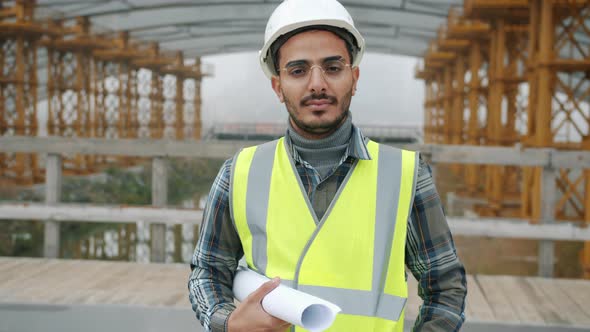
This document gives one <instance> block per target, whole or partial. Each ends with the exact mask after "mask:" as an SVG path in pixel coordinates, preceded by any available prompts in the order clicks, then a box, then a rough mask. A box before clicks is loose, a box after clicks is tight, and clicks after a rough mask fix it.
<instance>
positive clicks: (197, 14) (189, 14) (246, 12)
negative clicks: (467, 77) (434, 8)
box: [66, 2, 446, 30]
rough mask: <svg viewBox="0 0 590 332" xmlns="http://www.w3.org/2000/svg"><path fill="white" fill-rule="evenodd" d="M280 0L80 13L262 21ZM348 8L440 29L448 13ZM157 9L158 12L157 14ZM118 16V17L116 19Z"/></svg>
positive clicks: (121, 26)
mask: <svg viewBox="0 0 590 332" xmlns="http://www.w3.org/2000/svg"><path fill="white" fill-rule="evenodd" d="M276 5H277V4H276V3H260V2H259V3H254V4H253V3H249V4H248V3H241V2H238V3H235V2H234V3H232V4H219V3H211V2H209V3H185V2H176V3H166V4H159V5H153V6H140V7H132V8H130V9H128V10H124V9H120V8H119V9H115V10H111V11H92V10H89V11H88V12H81V13H76V15H71V16H68V15H67V14H68V13H66V17H70V18H71V17H74V16H78V15H87V16H90V17H91V19H92V20H93V22H95V23H97V24H98V25H100V26H108V27H109V28H110V29H114V30H129V29H137V28H141V27H142V26H144V25H145V24H146V23H147V22H149V24H150V25H166V24H174V23H175V22H178V21H181V22H187V21H190V20H192V21H194V22H200V21H204V20H208V19H209V20H210V19H211V18H215V19H217V20H227V21H232V20H244V19H246V20H259V21H262V22H266V20H267V19H268V17H269V16H270V14H271V13H272V11H273V10H274V8H275V7H276ZM346 6H347V9H348V10H349V11H350V13H351V15H352V16H353V18H354V19H355V20H360V21H368V22H373V23H376V24H386V25H391V24H396V25H402V26H407V27H415V28H428V29H433V30H434V29H436V28H437V27H438V26H439V25H440V24H442V23H444V22H445V19H446V17H445V16H446V15H440V16H438V15H434V14H432V13H424V12H419V11H411V10H407V9H400V8H392V7H384V8H379V7H377V6H367V5H360V4H355V3H351V4H346ZM156 11H157V13H156ZM117 16H119V17H120V19H118V20H114V18H116V17H117Z"/></svg>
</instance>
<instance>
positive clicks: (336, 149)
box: [287, 112, 352, 180]
mask: <svg viewBox="0 0 590 332" xmlns="http://www.w3.org/2000/svg"><path fill="white" fill-rule="evenodd" d="M287 135H289V138H290V139H291V143H292V144H293V148H294V149H295V150H296V151H297V153H298V154H299V155H300V156H301V159H303V160H305V161H306V162H307V163H309V164H310V165H311V166H312V167H313V168H314V169H315V170H316V171H317V172H318V173H319V174H320V178H321V179H322V180H324V179H325V178H327V177H328V176H330V175H331V174H332V172H333V171H334V170H335V169H336V167H338V166H339V165H340V163H341V162H342V158H343V157H344V154H345V153H346V149H347V148H348V145H349V141H350V137H351V136H352V114H351V113H350V112H348V116H347V117H346V120H344V123H342V125H341V126H340V127H339V128H338V129H337V130H336V131H335V132H334V133H332V134H331V135H330V136H328V137H325V138H321V139H308V138H305V137H303V136H301V135H299V134H298V133H297V132H296V131H295V129H294V128H293V127H292V125H291V121H289V128H288V130H287Z"/></svg>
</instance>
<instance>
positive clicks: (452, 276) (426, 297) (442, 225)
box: [188, 126, 467, 332]
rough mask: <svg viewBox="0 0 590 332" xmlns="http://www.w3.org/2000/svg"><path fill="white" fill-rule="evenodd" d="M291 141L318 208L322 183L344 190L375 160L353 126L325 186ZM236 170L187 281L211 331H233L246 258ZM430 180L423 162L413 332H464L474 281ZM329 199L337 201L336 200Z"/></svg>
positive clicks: (413, 240)
mask: <svg viewBox="0 0 590 332" xmlns="http://www.w3.org/2000/svg"><path fill="white" fill-rule="evenodd" d="M286 142H287V146H289V147H291V148H290V150H291V155H292V157H293V160H294V161H295V165H296V167H297V171H298V173H299V176H300V178H301V181H302V183H303V186H304V187H305V190H306V192H307V194H308V196H309V197H310V201H312V202H313V201H316V200H317V199H318V197H314V196H315V195H326V193H322V192H321V191H322V190H321V189H319V188H318V186H319V185H320V184H322V183H324V184H325V183H328V182H330V181H334V182H336V186H325V185H323V186H320V187H321V188H325V187H334V188H338V187H339V186H340V184H341V183H342V181H343V180H344V178H345V177H346V174H347V173H348V172H349V170H350V169H351V166H352V164H353V162H354V161H355V159H371V157H370V155H369V152H368V150H367V147H366V142H367V139H366V138H365V137H364V136H363V135H362V133H361V131H360V130H359V129H358V128H357V127H355V126H353V135H352V138H351V140H350V143H349V146H348V149H347V151H346V153H345V154H344V157H343V159H342V160H341V163H340V166H338V167H337V168H336V170H335V171H334V173H333V174H332V175H330V176H329V177H327V178H326V179H324V180H323V181H322V180H321V179H320V175H319V173H318V172H317V171H316V170H315V169H314V168H313V167H312V166H311V165H309V164H308V163H307V162H305V161H304V160H302V159H301V157H300V156H299V154H298V153H297V151H296V150H295V149H294V148H293V147H292V144H291V142H290V140H289V136H288V135H287V136H286ZM231 164H232V159H229V160H227V161H226V162H225V163H224V164H223V166H222V167H221V170H220V171H219V174H218V175H217V178H216V179H215V181H214V183H213V186H212V188H211V192H210V193H209V197H208V200H207V204H206V206H205V210H204V213H203V223H202V226H201V232H200V238H199V241H198V243H197V246H196V248H195V252H194V255H193V258H192V262H191V271H192V272H191V274H190V277H189V281H188V288H189V299H190V301H191V304H192V308H193V310H194V311H195V313H196V316H197V318H198V319H199V320H200V321H201V324H203V326H204V327H205V330H206V331H214V332H217V331H226V330H227V319H228V317H229V314H230V313H231V312H232V311H233V310H234V309H235V304H234V301H233V293H232V284H233V277H234V273H235V271H236V268H237V266H238V261H239V259H240V258H241V257H242V256H243V254H244V252H243V249H242V245H241V242H240V238H239V236H238V234H237V232H236V230H235V228H234V226H233V223H232V221H231V218H230V213H229V186H230V172H231ZM431 173H432V172H431V170H430V167H429V166H428V165H427V164H426V163H425V162H424V161H422V159H420V165H419V170H418V179H417V184H416V193H415V197H414V203H413V208H412V212H411V215H410V218H409V220H408V232H407V239H406V250H405V251H406V252H405V262H406V266H407V267H408V269H409V270H410V271H411V272H412V274H413V275H414V277H415V278H416V280H418V295H419V296H420V297H421V298H422V299H423V301H424V303H423V304H422V306H421V307H420V313H419V315H418V317H417V319H416V323H415V325H414V331H458V330H459V329H460V328H461V325H462V324H463V322H464V320H465V313H464V310H465V296H466V294H467V279H466V277H465V269H464V267H463V264H462V263H461V262H460V261H459V259H458V257H457V255H456V251H455V245H454V243H453V238H452V236H451V233H450V231H449V227H448V225H447V222H446V219H445V215H444V213H443V209H442V205H441V202H440V197H439V196H438V193H437V191H436V188H435V187H434V184H433V181H432V175H431ZM334 193H335V190H334ZM334 193H331V197H333V195H334ZM326 196H328V197H330V193H329V194H327V195H326ZM314 206H315V205H314Z"/></svg>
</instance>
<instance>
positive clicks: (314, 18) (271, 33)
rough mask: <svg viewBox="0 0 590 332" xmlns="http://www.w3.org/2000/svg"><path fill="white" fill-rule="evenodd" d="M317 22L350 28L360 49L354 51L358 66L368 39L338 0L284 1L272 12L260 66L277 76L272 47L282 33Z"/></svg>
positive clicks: (348, 29)
mask: <svg viewBox="0 0 590 332" xmlns="http://www.w3.org/2000/svg"><path fill="white" fill-rule="evenodd" d="M314 25H324V26H326V25H327V26H333V27H336V28H343V29H345V30H346V31H348V32H349V33H350V34H351V35H352V36H353V37H354V39H356V46H357V47H358V51H357V52H356V54H353V63H352V66H353V67H354V66H358V65H359V63H360V62H361V58H362V57H363V53H364V52H365V40H364V38H363V36H361V34H360V32H359V31H358V30H357V29H356V28H355V27H354V22H353V21H352V17H350V14H349V13H348V11H347V10H346V8H344V6H342V4H340V3H339V2H338V1H336V0H285V1H283V3H281V4H280V5H279V6H278V7H277V8H276V9H275V11H274V12H273V13H272V15H271V16H270V18H269V19H268V23H267V24H266V31H265V33H264V46H263V47H262V49H261V50H260V54H259V58H260V66H261V67H262V70H263V71H264V73H265V74H266V76H267V77H268V78H271V77H272V76H274V75H276V73H275V68H274V64H273V61H272V55H271V54H270V46H271V45H272V44H273V43H274V42H275V41H276V40H277V39H278V38H279V37H280V36H282V35H284V34H286V33H289V32H291V31H294V30H297V29H300V28H304V27H308V26H314Z"/></svg>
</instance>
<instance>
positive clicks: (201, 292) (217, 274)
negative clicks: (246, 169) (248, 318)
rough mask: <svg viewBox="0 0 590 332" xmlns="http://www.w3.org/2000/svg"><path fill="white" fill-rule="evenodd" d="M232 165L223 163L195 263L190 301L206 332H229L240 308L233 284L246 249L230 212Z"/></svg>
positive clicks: (207, 206) (229, 161)
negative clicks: (231, 318)
mask: <svg viewBox="0 0 590 332" xmlns="http://www.w3.org/2000/svg"><path fill="white" fill-rule="evenodd" d="M231 163H232V160H231V159H229V160H227V161H226V162H225V163H224V164H223V166H222V167H221V169H220V171H219V173H218V174H217V177H216V178H215V181H214V182H213V186H212V187H211V192H210V193H209V196H208V199H207V204H206V205H205V209H204V211H203V223H202V224H201V231H200V236H199V240H198V242H197V246H196V248H195V252H194V254H193V258H192V261H191V274H190V277H189V281H188V289H189V300H190V302H191V304H192V308H193V311H195V313H196V316H197V318H198V319H199V320H200V321H201V324H202V325H203V327H204V328H205V331H213V332H217V331H226V330H227V319H228V317H229V315H230V313H231V312H232V311H233V310H234V309H235V308H236V307H235V305H234V301H233V298H234V297H233V292H232V285H233V279H234V275H235V271H236V268H237V266H238V261H239V259H240V258H241V257H242V256H243V249H242V244H241V243H240V238H239V237H238V234H237V232H236V230H235V228H234V226H233V223H232V221H231V217H230V211H229V182H230V172H231Z"/></svg>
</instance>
